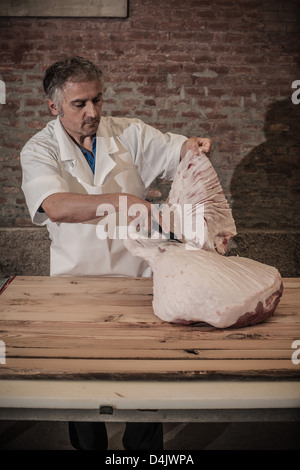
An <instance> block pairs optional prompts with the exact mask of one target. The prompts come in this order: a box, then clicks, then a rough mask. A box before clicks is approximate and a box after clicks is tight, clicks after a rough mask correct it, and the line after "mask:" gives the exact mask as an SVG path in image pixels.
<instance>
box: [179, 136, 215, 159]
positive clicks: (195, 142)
mask: <svg viewBox="0 0 300 470" xmlns="http://www.w3.org/2000/svg"><path fill="white" fill-rule="evenodd" d="M211 147H212V141H211V140H210V139H208V138H205V137H190V138H189V139H188V140H186V141H185V142H184V143H183V144H182V147H181V151H180V159H182V158H183V157H184V156H185V155H186V153H187V152H188V151H189V150H192V152H193V153H194V154H195V155H196V154H198V153H199V149H201V150H203V152H204V153H206V155H208V154H209V152H210V150H211Z"/></svg>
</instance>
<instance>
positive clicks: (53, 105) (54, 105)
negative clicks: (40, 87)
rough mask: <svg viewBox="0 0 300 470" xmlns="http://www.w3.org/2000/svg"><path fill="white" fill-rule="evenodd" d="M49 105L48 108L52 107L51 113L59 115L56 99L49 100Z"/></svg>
mask: <svg viewBox="0 0 300 470" xmlns="http://www.w3.org/2000/svg"><path fill="white" fill-rule="evenodd" d="M47 105H48V108H49V109H50V111H51V113H52V114H53V116H57V115H58V107H57V106H56V104H55V103H54V101H52V100H47Z"/></svg>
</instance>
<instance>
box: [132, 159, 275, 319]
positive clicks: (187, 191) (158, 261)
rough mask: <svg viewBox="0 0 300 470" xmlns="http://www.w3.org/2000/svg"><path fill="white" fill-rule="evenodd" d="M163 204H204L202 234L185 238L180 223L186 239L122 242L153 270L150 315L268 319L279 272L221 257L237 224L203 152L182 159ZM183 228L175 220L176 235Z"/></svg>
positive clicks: (260, 264)
mask: <svg viewBox="0 0 300 470" xmlns="http://www.w3.org/2000/svg"><path fill="white" fill-rule="evenodd" d="M167 203H168V205H169V206H172V205H173V204H177V205H179V207H180V208H184V206H185V205H186V204H187V205H191V204H192V205H193V207H192V211H194V213H195V211H196V210H197V207H199V206H200V207H202V209H203V210H202V212H201V211H200V212H199V213H200V217H201V214H202V220H203V222H204V225H203V226H204V232H203V233H204V234H203V233H201V231H195V234H194V236H193V237H190V238H189V237H186V236H185V231H184V227H183V237H182V239H183V241H184V243H177V242H174V241H173V242H172V241H169V240H155V239H150V238H148V239H147V238H143V237H140V238H139V239H134V240H133V239H130V238H128V239H127V240H125V241H124V243H125V246H126V247H127V249H128V250H129V251H130V252H131V253H132V254H133V255H134V256H139V257H141V258H143V259H145V260H146V261H147V262H148V264H149V265H150V266H151V268H152V271H153V310H154V313H155V314H156V315H157V316H158V317H159V318H160V319H161V320H164V321H167V322H173V323H184V324H189V323H197V322H205V323H208V324H210V325H213V326H214V327H216V328H227V327H236V328H238V327H244V326H248V325H254V324H256V323H259V322H262V321H264V320H266V319H267V318H268V317H270V315H272V314H273V313H274V311H275V309H276V307H277V305H278V302H279V300H280V297H281V295H282V290H283V286H282V280H281V276H280V273H279V272H278V270H277V269H276V268H273V267H271V266H268V265H266V264H263V263H259V262H257V261H254V260H251V259H248V258H242V257H239V256H223V254H224V253H225V251H226V249H227V245H228V241H229V240H230V238H231V237H232V236H234V235H235V234H236V230H235V224H234V220H233V217H232V214H231V210H230V207H229V205H228V203H227V201H226V199H225V196H224V194H223V191H222V188H221V185H220V182H219V180H218V178H217V175H216V172H215V171H214V169H213V167H212V164H211V163H210V161H209V160H208V158H207V157H206V156H205V155H204V154H201V155H200V156H199V155H192V154H191V153H190V154H188V155H187V156H186V157H184V159H183V160H182V162H181V163H180V165H179V167H178V171H177V173H176V176H175V178H174V181H173V184H172V187H171V191H170V194H169V198H168V201H167ZM198 215H199V214H198ZM181 228H182V227H179V226H178V224H177V225H176V220H175V223H174V228H173V230H174V232H175V234H177V232H178V230H179V229H181ZM163 229H164V226H163ZM179 238H180V237H179Z"/></svg>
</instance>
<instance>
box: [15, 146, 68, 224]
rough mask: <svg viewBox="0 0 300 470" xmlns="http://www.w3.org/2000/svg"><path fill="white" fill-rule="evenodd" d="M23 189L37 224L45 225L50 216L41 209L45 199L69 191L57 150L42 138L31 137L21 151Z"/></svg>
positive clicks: (34, 221)
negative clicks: (62, 174) (56, 153)
mask: <svg viewBox="0 0 300 470" xmlns="http://www.w3.org/2000/svg"><path fill="white" fill-rule="evenodd" d="M21 166H22V191H23V193H24V196H25V199H26V204H27V206H28V210H29V213H30V216H31V220H32V222H33V223H34V224H36V225H44V224H45V223H46V222H47V220H48V216H47V214H46V213H45V212H43V211H41V210H39V209H40V207H41V204H42V203H43V201H44V200H45V199H46V198H47V197H48V196H50V195H51V194H55V193H62V192H69V189H68V185H67V183H66V181H65V180H64V179H63V178H62V176H61V171H60V167H59V163H58V160H57V156H56V155H55V150H54V149H53V148H51V146H47V145H46V143H45V142H43V141H42V140H41V139H34V138H33V139H31V140H30V141H29V142H28V143H27V144H26V145H25V147H24V148H23V149H22V151H21Z"/></svg>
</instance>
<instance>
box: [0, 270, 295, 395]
mask: <svg viewBox="0 0 300 470" xmlns="http://www.w3.org/2000/svg"><path fill="white" fill-rule="evenodd" d="M151 302H152V279H151V278H96V277H82V278H70V277H16V278H14V279H13V280H12V282H11V283H10V284H9V285H8V286H7V288H6V289H5V290H4V291H3V292H2V294H1V296H0V340H1V341H3V342H4V344H5V350H6V351H5V352H6V363H5V364H0V379H10V378H14V379H15V378H18V379H22V378H24V379H28V378H35V379H37V378H41V379H45V378H48V379H49V378H53V379H71V378H76V379H80V378H82V379H83V378H84V379H87V378H91V379H96V378H99V379H100V378H101V379H117V378H120V379H135V380H137V379H138V380H139V379H140V380H143V379H157V380H167V379H172V380H173V379H203V378H204V379H207V378H209V379H217V378H220V377H222V378H223V379H224V377H225V378H237V377H238V378H243V379H247V378H249V379H250V378H251V379H253V378H257V379H261V378H266V377H268V378H272V379H274V378H278V379H280V378H285V379H286V378H293V379H295V378H300V364H297V360H296V361H295V360H294V361H293V360H292V358H293V357H294V359H297V357H298V358H299V359H300V279H292V278H289V279H284V293H283V296H282V299H281V301H280V304H279V306H278V307H277V310H276V312H275V314H274V315H273V317H271V318H270V319H269V320H268V321H266V322H265V323H262V324H259V325H255V326H252V327H246V328H243V329H230V328H228V329H224V330H219V329H215V328H214V327H211V326H209V325H207V324H204V323H199V324H196V325H193V326H181V325H175V324H169V323H165V322H162V321H161V320H159V319H158V318H157V317H156V316H155V315H154V313H153V309H152V303H151ZM296 340H299V343H298V344H299V345H298V346H297V347H295V344H294V347H293V343H294V341H296ZM297 350H299V354H297ZM293 354H294V356H293ZM299 362H300V361H299ZM0 386H1V385H0Z"/></svg>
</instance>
